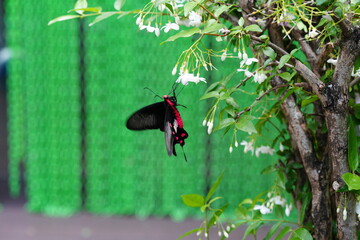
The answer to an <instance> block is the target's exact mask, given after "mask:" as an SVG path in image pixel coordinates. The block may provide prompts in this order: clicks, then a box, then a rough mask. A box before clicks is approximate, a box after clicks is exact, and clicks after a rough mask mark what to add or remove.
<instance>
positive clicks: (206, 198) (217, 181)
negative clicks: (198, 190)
mask: <svg viewBox="0 0 360 240" xmlns="http://www.w3.org/2000/svg"><path fill="white" fill-rule="evenodd" d="M223 176H224V172H222V173H221V174H220V176H219V177H218V178H217V179H216V181H215V183H214V184H213V185H212V186H211V188H210V190H209V192H208V194H207V195H206V197H205V202H208V201H209V200H210V198H211V197H212V195H213V194H214V192H215V190H216V189H217V187H218V186H219V184H220V182H221V180H222V178H223Z"/></svg>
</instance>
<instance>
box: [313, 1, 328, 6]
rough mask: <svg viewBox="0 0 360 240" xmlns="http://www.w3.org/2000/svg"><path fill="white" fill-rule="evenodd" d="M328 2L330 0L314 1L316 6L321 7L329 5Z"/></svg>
mask: <svg viewBox="0 0 360 240" xmlns="http://www.w3.org/2000/svg"><path fill="white" fill-rule="evenodd" d="M330 2H331V0H316V5H317V6H321V5H324V4H329V3H330Z"/></svg>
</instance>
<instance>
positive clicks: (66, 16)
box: [48, 15, 81, 25]
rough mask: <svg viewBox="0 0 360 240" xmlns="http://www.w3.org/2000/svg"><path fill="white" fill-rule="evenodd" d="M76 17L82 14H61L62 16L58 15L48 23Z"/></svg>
mask: <svg viewBox="0 0 360 240" xmlns="http://www.w3.org/2000/svg"><path fill="white" fill-rule="evenodd" d="M74 18H81V15H65V16H60V17H57V18H55V19H53V20H51V21H50V22H49V23H48V25H51V24H53V23H56V22H61V21H65V20H69V19H74Z"/></svg>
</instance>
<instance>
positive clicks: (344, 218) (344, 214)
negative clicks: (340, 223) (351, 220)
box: [343, 208, 347, 221]
mask: <svg viewBox="0 0 360 240" xmlns="http://www.w3.org/2000/svg"><path fill="white" fill-rule="evenodd" d="M346 219H347V210H346V208H344V211H343V220H344V221H346Z"/></svg>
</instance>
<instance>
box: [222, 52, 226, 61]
mask: <svg viewBox="0 0 360 240" xmlns="http://www.w3.org/2000/svg"><path fill="white" fill-rule="evenodd" d="M226 56H227V52H226V50H225V51H224V52H223V53H222V54H221V61H225V59H226Z"/></svg>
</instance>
